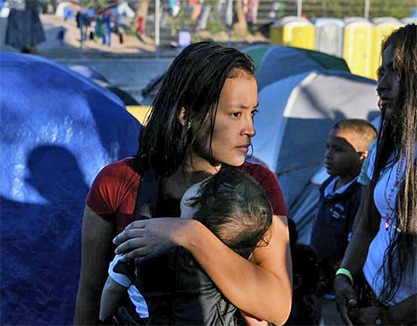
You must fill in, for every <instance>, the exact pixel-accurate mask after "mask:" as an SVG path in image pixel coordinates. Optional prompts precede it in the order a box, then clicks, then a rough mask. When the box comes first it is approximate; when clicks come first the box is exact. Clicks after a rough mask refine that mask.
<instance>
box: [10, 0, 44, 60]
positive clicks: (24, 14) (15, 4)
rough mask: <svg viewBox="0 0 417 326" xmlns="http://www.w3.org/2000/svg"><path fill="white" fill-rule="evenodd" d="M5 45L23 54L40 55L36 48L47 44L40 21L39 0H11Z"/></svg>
mask: <svg viewBox="0 0 417 326" xmlns="http://www.w3.org/2000/svg"><path fill="white" fill-rule="evenodd" d="M9 2H10V13H9V18H8V22H7V30H6V40H5V44H6V45H9V46H11V47H14V48H16V49H19V50H20V51H21V52H22V53H32V54H38V53H39V50H38V48H37V47H36V46H37V45H38V44H40V43H42V42H45V40H46V39H45V32H44V30H43V27H42V23H41V21H40V19H39V12H38V0H10V1H9Z"/></svg>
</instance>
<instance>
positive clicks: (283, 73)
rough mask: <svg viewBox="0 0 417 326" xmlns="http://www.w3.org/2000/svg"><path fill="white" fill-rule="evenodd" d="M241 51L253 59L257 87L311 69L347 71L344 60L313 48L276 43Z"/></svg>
mask: <svg viewBox="0 0 417 326" xmlns="http://www.w3.org/2000/svg"><path fill="white" fill-rule="evenodd" d="M242 51H243V52H244V53H246V54H248V55H250V56H251V57H252V58H253V59H254V61H255V66H256V79H257V81H258V88H259V89H261V88H263V87H264V86H266V85H269V84H271V83H272V82H275V81H278V80H280V79H283V78H286V77H288V76H293V75H294V74H299V73H303V72H307V71H312V70H317V71H327V70H330V71H332V70H338V71H339V70H340V71H346V72H349V68H348V66H347V64H346V62H345V60H343V59H341V58H337V57H334V56H331V55H328V54H325V53H321V52H318V51H313V50H307V49H300V48H292V47H287V46H277V45H254V46H250V47H247V48H245V49H243V50H242Z"/></svg>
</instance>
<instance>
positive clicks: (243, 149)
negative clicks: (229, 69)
mask: <svg viewBox="0 0 417 326" xmlns="http://www.w3.org/2000/svg"><path fill="white" fill-rule="evenodd" d="M257 106H258V88H257V84H256V80H255V78H254V77H253V76H250V75H248V74H247V73H245V72H242V73H240V74H238V75H237V76H236V77H235V78H228V79H226V82H225V83H224V86H223V88H222V91H221V94H220V98H219V104H218V107H217V113H216V119H215V122H214V129H213V138H212V142H211V152H212V153H211V154H212V156H211V157H210V138H209V137H205V138H208V140H207V141H206V144H205V145H204V146H202V147H201V149H200V150H198V151H197V152H195V154H197V155H198V156H200V157H201V158H203V159H204V160H206V161H207V162H210V163H211V164H212V165H213V164H214V165H219V164H221V163H225V164H228V165H232V166H240V165H242V164H243V162H244V161H245V156H246V153H247V152H248V150H249V146H250V145H251V138H252V137H253V136H255V133H256V132H255V128H254V125H253V118H254V115H255V113H256V111H257V110H256V108H257ZM209 124H210V123H209V121H208V119H207V122H206V125H207V128H205V133H206V134H207V133H208V132H209V131H210V128H209V126H208V125H209ZM200 136H203V138H204V135H200ZM200 139H201V138H200Z"/></svg>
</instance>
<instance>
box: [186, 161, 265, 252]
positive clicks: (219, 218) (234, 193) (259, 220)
mask: <svg viewBox="0 0 417 326" xmlns="http://www.w3.org/2000/svg"><path fill="white" fill-rule="evenodd" d="M181 217H185V218H187V217H188V218H194V219H196V220H198V221H200V222H201V223H203V224H204V225H205V226H206V227H207V228H208V229H210V230H211V231H212V232H213V233H214V234H215V235H216V236H217V237H218V238H219V239H220V240H221V241H223V242H224V243H225V244H226V245H227V246H228V247H230V248H231V249H233V250H234V251H235V252H237V253H238V254H240V255H241V256H243V257H245V258H249V256H250V255H251V253H252V252H253V250H254V249H255V248H256V247H257V246H258V244H259V242H260V241H261V240H264V241H265V239H264V236H265V233H266V231H267V230H268V229H269V227H270V226H271V224H272V208H271V205H270V203H269V200H268V197H267V196H266V194H265V192H264V190H263V189H262V187H261V186H260V185H259V184H258V183H257V182H256V181H255V180H254V179H253V178H252V177H250V176H249V175H247V174H245V173H243V172H241V171H239V169H237V168H234V167H231V166H227V165H222V168H221V169H220V171H219V172H218V173H217V174H215V175H214V176H212V177H210V178H208V179H207V180H205V181H203V182H201V183H199V184H196V185H194V186H193V187H191V188H190V189H189V190H187V192H186V193H185V194H184V196H183V199H182V201H181Z"/></svg>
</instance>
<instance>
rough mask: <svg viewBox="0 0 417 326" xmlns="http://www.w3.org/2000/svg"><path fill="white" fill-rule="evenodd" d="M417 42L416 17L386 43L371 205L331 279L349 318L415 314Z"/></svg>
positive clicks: (401, 319) (407, 319)
mask: <svg viewBox="0 0 417 326" xmlns="http://www.w3.org/2000/svg"><path fill="white" fill-rule="evenodd" d="M416 46H417V26H416V25H414V24H413V25H407V26H405V27H402V28H400V29H398V30H397V31H395V32H394V33H393V34H391V35H390V36H389V37H388V38H387V40H386V41H385V42H384V44H383V46H382V65H381V67H380V69H379V78H378V94H379V97H380V106H381V109H382V120H381V128H380V134H379V137H378V142H377V147H376V150H374V151H373V153H372V156H371V158H370V165H369V169H368V176H369V178H370V179H371V183H370V186H369V189H368V195H367V198H369V200H367V201H366V200H365V202H366V203H368V205H366V204H365V205H363V207H364V210H363V211H362V212H361V216H360V218H361V220H360V222H359V223H360V224H359V225H358V229H357V231H356V232H355V234H354V237H353V239H352V241H351V242H350V244H349V247H348V248H347V250H346V253H345V256H344V259H343V262H342V264H341V268H340V269H339V270H338V271H337V273H336V275H337V277H336V278H335V282H334V286H335V294H336V302H337V304H338V308H339V312H340V314H341V317H342V319H343V321H344V322H345V323H346V324H347V325H352V324H357V325H371V324H377V325H381V324H384V325H415V324H416V322H417V316H416V306H417V246H416V239H417V216H416V212H417V207H416V202H417V179H416V177H417V176H416V154H417V153H416V140H417V138H416V136H417V134H416V127H417V119H416V114H417V52H416ZM362 274H363V276H364V279H365V280H363V282H364V283H365V288H368V289H369V291H368V294H367V293H366V292H367V291H362V292H364V293H363V294H364V295H363V297H365V294H367V302H359V301H360V300H358V293H357V291H355V289H354V287H353V285H356V283H360V278H361V276H362ZM354 280H355V284H354V282H353V281H354ZM362 289H363V287H362ZM369 293H370V295H369ZM362 299H363V298H362Z"/></svg>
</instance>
